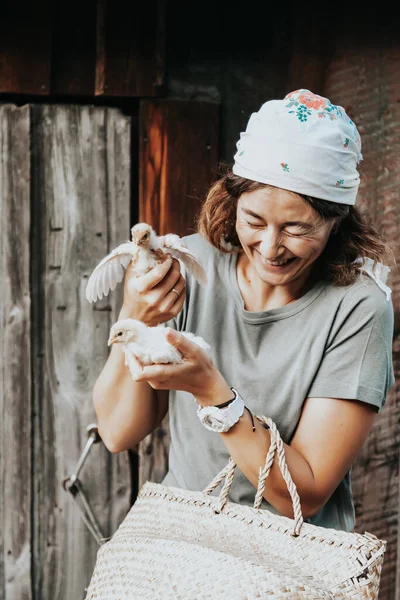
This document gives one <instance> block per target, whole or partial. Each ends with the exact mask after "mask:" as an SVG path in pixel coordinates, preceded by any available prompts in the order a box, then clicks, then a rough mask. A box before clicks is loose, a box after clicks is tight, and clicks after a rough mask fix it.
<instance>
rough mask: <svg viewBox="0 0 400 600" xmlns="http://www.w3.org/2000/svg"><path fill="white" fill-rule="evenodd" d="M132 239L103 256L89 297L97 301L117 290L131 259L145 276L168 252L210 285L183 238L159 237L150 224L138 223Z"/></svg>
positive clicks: (89, 281)
mask: <svg viewBox="0 0 400 600" xmlns="http://www.w3.org/2000/svg"><path fill="white" fill-rule="evenodd" d="M131 236H132V241H130V242H125V243H123V244H121V245H120V246H118V247H117V248H115V249H114V250H113V251H112V252H110V254H108V255H107V256H106V257H105V258H103V259H102V260H101V261H100V262H99V264H98V265H97V267H96V268H95V269H94V271H93V273H92V274H91V276H90V277H89V280H88V283H87V286H86V298H87V299H88V300H89V302H95V301H96V300H97V299H98V298H99V299H101V298H102V297H103V296H107V294H108V293H109V291H110V290H114V289H115V288H116V287H117V284H118V283H120V282H121V281H122V280H123V278H124V274H125V269H126V268H127V267H128V265H129V263H130V262H132V265H133V268H134V273H135V274H136V276H137V277H139V276H140V275H145V274H146V273H147V272H148V271H150V269H152V268H153V267H155V266H156V265H157V264H159V263H161V262H164V261H165V260H166V258H167V256H168V255H171V256H173V257H175V258H177V259H178V260H180V261H182V263H183V264H184V265H185V267H186V268H187V269H188V271H189V272H191V273H192V275H193V277H194V278H195V279H196V280H197V281H198V282H199V283H200V284H201V285H206V284H207V276H206V273H205V271H204V269H203V267H202V266H201V264H200V262H199V261H198V260H197V258H196V257H195V256H194V254H193V253H192V252H191V251H190V250H189V249H188V248H187V247H186V244H185V243H184V241H183V240H182V239H181V238H180V237H179V236H178V235H175V234H174V233H167V235H163V236H158V235H157V234H156V232H155V231H154V229H153V228H152V227H151V226H150V225H148V224H147V223H137V224H136V225H134V226H133V227H132V229H131Z"/></svg>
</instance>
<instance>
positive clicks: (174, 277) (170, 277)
mask: <svg viewBox="0 0 400 600" xmlns="http://www.w3.org/2000/svg"><path fill="white" fill-rule="evenodd" d="M180 278H181V268H180V264H179V261H178V260H176V258H174V259H172V267H171V268H170V270H169V271H168V273H167V275H166V277H164V279H162V280H161V281H160V283H158V284H157V285H156V286H154V288H153V290H154V291H157V292H159V295H160V297H164V296H166V295H167V294H168V292H169V291H170V289H172V288H173V287H175V286H176V284H177V283H178V281H179V280H180Z"/></svg>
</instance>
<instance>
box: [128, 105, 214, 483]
mask: <svg viewBox="0 0 400 600" xmlns="http://www.w3.org/2000/svg"><path fill="white" fill-rule="evenodd" d="M139 132H140V133H139V220H141V221H145V222H147V223H150V224H151V225H152V226H153V227H154V228H155V229H156V230H157V232H159V233H160V234H161V235H163V234H165V233H170V232H173V233H177V234H178V235H187V234H190V233H193V231H194V230H195V218H196V216H197V213H198V210H199V208H200V204H201V201H202V199H203V196H204V194H205V192H206V190H207V188H208V186H209V185H210V184H211V183H212V181H213V180H214V178H215V175H216V166H217V160H218V153H219V106H218V105H217V104H213V103H207V102H190V101H180V100H165V101H163V100H157V101H156V100H144V101H142V102H141V109H140V116H139ZM168 448H169V423H168V415H167V416H166V418H165V419H164V420H163V422H162V423H161V425H160V426H159V427H158V428H157V429H156V430H155V431H154V432H153V433H152V434H150V435H149V436H147V437H146V438H145V439H144V440H143V441H142V442H141V444H140V445H139V487H141V485H143V483H144V482H145V481H147V480H151V481H156V482H160V481H161V480H162V479H163V477H164V476H165V474H166V472H167V469H168Z"/></svg>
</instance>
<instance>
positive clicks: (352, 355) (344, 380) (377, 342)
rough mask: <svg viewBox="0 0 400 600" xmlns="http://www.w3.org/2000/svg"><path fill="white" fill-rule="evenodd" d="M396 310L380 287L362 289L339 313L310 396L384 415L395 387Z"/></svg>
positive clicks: (350, 297)
mask: <svg viewBox="0 0 400 600" xmlns="http://www.w3.org/2000/svg"><path fill="white" fill-rule="evenodd" d="M393 327H394V320H393V305H392V302H391V300H389V301H388V300H387V299H386V297H385V295H384V294H383V293H382V292H381V290H379V288H378V287H377V286H374V284H372V285H367V286H360V287H357V288H356V289H355V290H354V291H353V293H351V294H349V297H348V298H347V299H345V300H344V301H343V305H342V306H341V307H340V309H339V310H338V312H337V315H336V317H335V319H334V322H333V324H332V327H331V331H330V335H329V337H328V339H327V343H326V346H325V351H324V354H323V358H322V360H321V363H320V366H319V368H318V370H317V372H316V375H315V377H314V380H313V382H312V384H311V386H310V389H309V392H308V394H307V396H308V397H328V398H344V399H349V400H351V399H352V400H360V401H363V402H366V403H368V404H372V405H373V406H375V407H376V408H377V410H378V411H379V410H380V409H381V408H382V407H383V406H384V404H385V402H386V397H387V393H388V391H389V390H390V388H391V387H392V386H393V385H394V374H393V362H392V343H393Z"/></svg>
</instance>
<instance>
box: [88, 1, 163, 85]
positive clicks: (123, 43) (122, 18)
mask: <svg viewBox="0 0 400 600" xmlns="http://www.w3.org/2000/svg"><path fill="white" fill-rule="evenodd" d="M165 4H166V3H165V0H148V1H147V2H131V3H126V2H124V0H113V1H112V2H111V0H99V5H98V12H97V64H96V91H95V93H96V95H104V96H156V95H159V94H160V90H161V89H162V86H163V84H164V71H165Z"/></svg>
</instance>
